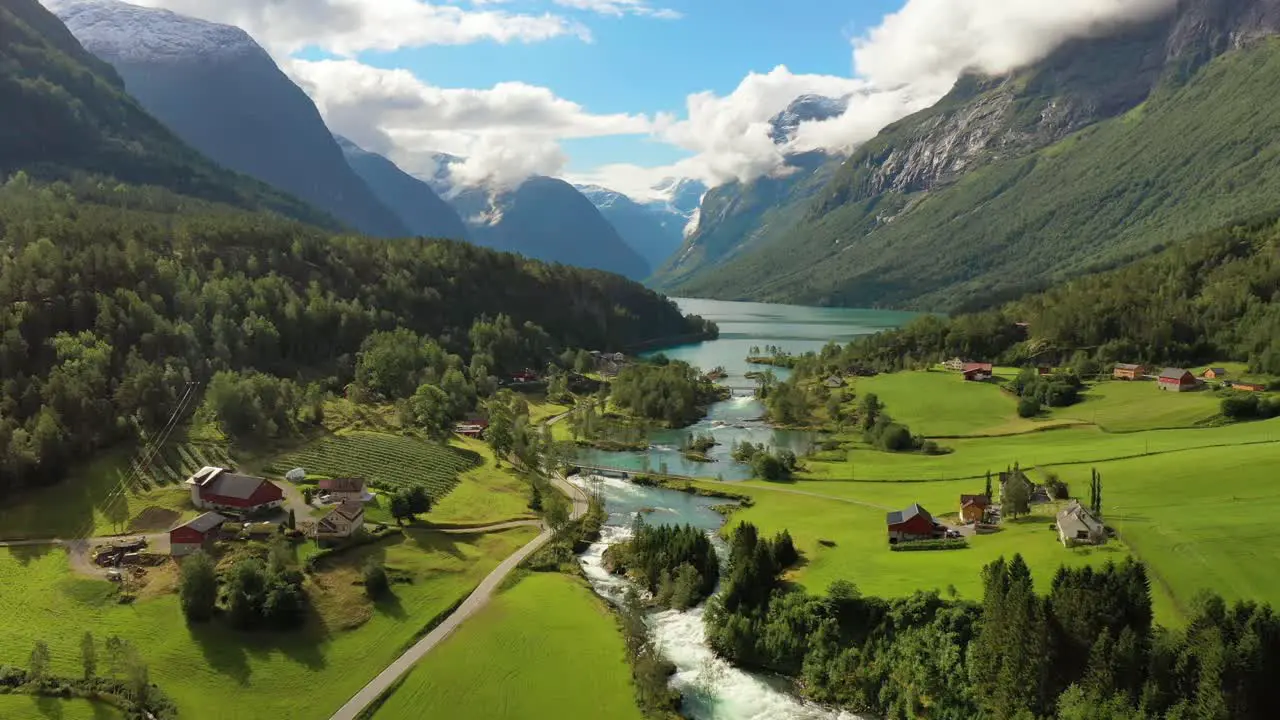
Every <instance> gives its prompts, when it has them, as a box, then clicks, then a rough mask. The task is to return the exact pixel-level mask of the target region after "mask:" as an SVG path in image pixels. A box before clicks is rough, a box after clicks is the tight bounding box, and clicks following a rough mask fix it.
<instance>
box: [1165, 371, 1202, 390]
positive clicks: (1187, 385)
mask: <svg viewBox="0 0 1280 720" xmlns="http://www.w3.org/2000/svg"><path fill="white" fill-rule="evenodd" d="M1159 382H1160V389H1161V390H1168V391H1169V392H1186V391H1188V390H1194V389H1195V388H1196V378H1195V376H1194V375H1192V374H1191V372H1190V371H1188V370H1183V369H1182V368H1165V369H1164V372H1161V373H1160V378H1159Z"/></svg>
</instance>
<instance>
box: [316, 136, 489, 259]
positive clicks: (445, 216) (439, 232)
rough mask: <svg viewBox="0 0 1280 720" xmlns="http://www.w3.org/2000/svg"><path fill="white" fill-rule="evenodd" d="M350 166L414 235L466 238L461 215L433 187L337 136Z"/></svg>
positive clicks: (380, 156) (382, 158)
mask: <svg viewBox="0 0 1280 720" xmlns="http://www.w3.org/2000/svg"><path fill="white" fill-rule="evenodd" d="M334 139H335V140H337V141H338V147H340V148H342V153H343V155H345V156H346V157H347V163H348V164H349V165H351V169H352V170H355V171H356V174H357V175H359V176H360V179H361V180H364V182H365V184H366V185H368V186H369V189H370V190H372V191H373V194H374V195H375V196H376V197H377V198H378V200H380V201H381V202H382V204H383V205H386V206H387V207H388V208H389V209H390V210H391V211H392V212H394V213H395V214H396V217H398V218H399V219H400V222H402V223H404V226H405V227H406V228H408V230H409V232H410V233H411V234H413V235H420V236H422V237H431V238H449V239H451V240H465V239H467V229H466V226H465V225H463V224H462V219H461V218H459V217H458V212H457V211H456V210H454V209H453V206H451V205H450V204H449V203H447V202H445V201H444V200H442V199H440V196H439V195H437V194H436V192H435V190H433V189H432V187H431V185H430V184H429V183H427V182H425V181H423V180H419V179H418V178H415V177H413V176H412V175H410V174H408V173H406V172H405V171H403V170H401V169H400V168H399V167H398V166H397V165H396V164H395V163H393V162H391V161H390V160H388V159H387V158H385V157H383V156H382V155H379V154H377V153H373V152H369V151H368V150H365V149H364V148H362V147H360V146H359V145H356V144H355V143H353V142H351V141H350V140H348V139H346V138H344V137H341V136H338V135H334Z"/></svg>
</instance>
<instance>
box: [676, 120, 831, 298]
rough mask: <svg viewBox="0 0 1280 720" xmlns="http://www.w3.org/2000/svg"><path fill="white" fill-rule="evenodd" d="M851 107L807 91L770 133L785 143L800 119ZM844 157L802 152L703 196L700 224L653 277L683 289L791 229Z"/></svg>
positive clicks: (774, 121)
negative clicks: (781, 166)
mask: <svg viewBox="0 0 1280 720" xmlns="http://www.w3.org/2000/svg"><path fill="white" fill-rule="evenodd" d="M846 107H847V100H846V99H843V98H828V97H822V96H819V95H801V96H800V97H798V98H796V99H795V100H794V101H792V103H791V104H790V105H789V106H788V107H787V108H786V109H785V110H783V111H782V112H781V113H779V114H778V115H777V116H775V117H774V118H773V120H772V129H771V131H770V134H769V135H770V137H771V138H772V139H773V141H774V143H775V144H777V145H780V146H781V145H785V144H786V143H787V142H788V141H789V140H791V139H792V138H793V137H794V135H795V132H796V129H797V128H798V127H799V126H800V123H802V122H809V121H815V120H826V119H829V118H833V117H836V116H838V115H840V114H842V113H843V112H844V111H845V108H846ZM838 162H839V161H838V160H837V159H834V158H832V157H829V156H828V155H826V154H824V153H821V152H807V153H796V154H792V155H790V156H788V157H787V168H786V169H785V171H784V172H782V173H778V174H775V175H773V176H765V177H761V178H758V179H756V180H752V181H751V182H746V183H743V182H739V181H736V180H735V181H733V182H730V183H727V184H725V185H720V186H718V187H715V188H712V189H711V190H709V191H708V192H707V193H706V195H704V196H703V198H702V206H701V208H700V209H699V210H698V220H697V227H696V228H695V229H694V231H693V232H692V233H691V234H690V235H689V237H688V239H687V240H686V241H685V242H684V244H683V245H682V246H681V247H680V249H679V251H678V252H677V253H676V254H675V255H672V256H670V257H669V258H668V259H667V261H666V263H665V264H663V265H662V266H661V267H660V268H659V269H658V271H657V272H656V273H655V274H654V277H653V280H652V282H653V283H654V284H655V285H657V286H658V287H662V288H665V289H668V290H672V291H676V292H683V291H684V288H685V287H686V286H689V285H690V283H693V282H695V281H696V278H697V277H699V276H700V275H701V274H703V273H706V274H708V275H714V274H715V273H716V272H717V271H718V268H719V267H720V266H721V265H722V264H723V263H724V262H726V261H727V260H728V259H729V258H732V257H735V256H737V255H740V254H742V253H745V252H749V251H750V250H751V249H753V248H756V247H760V246H761V245H764V244H767V243H768V242H770V241H771V240H774V239H776V238H778V237H780V236H781V235H783V234H785V233H786V232H787V231H788V230H790V229H791V227H793V226H794V225H795V224H796V223H797V222H799V220H800V219H801V217H802V216H803V210H804V208H805V207H806V203H807V201H808V200H809V199H810V198H812V197H813V196H814V195H815V194H816V193H817V192H818V191H819V190H821V189H822V187H823V186H824V185H825V184H826V182H827V181H828V180H829V179H830V178H831V177H832V176H833V175H834V173H835V170H836V167H837V165H838Z"/></svg>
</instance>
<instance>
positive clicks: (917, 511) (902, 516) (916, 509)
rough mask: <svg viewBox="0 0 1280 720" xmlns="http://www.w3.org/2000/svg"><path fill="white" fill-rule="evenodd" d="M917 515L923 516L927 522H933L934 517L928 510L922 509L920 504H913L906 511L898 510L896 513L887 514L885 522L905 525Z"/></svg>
mask: <svg viewBox="0 0 1280 720" xmlns="http://www.w3.org/2000/svg"><path fill="white" fill-rule="evenodd" d="M917 515H923V516H924V518H925V519H926V520H928V521H929V522H933V516H932V515H930V514H929V511H928V510H925V509H924V508H922V507H920V504H919V503H913V504H912V505H911V506H910V507H908V508H907V509H906V510H896V511H894V512H891V513H888V514H886V515H885V521H886V522H887V523H888V524H890V525H898V524H900V523H904V522H906V521H908V520H910V519H911V518H913V517H915V516H917Z"/></svg>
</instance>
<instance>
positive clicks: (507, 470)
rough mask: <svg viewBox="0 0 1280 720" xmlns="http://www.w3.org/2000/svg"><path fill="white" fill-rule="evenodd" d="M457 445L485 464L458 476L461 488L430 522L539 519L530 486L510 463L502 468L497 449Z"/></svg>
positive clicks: (461, 441)
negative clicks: (495, 450) (495, 453)
mask: <svg viewBox="0 0 1280 720" xmlns="http://www.w3.org/2000/svg"><path fill="white" fill-rule="evenodd" d="M453 445H454V446H456V447H458V448H461V449H462V450H464V451H466V452H472V453H475V454H476V455H478V456H479V457H480V458H481V464H480V466H479V467H475V468H472V469H471V470H468V471H466V472H464V473H462V474H461V475H460V476H459V477H458V486H457V487H455V488H454V489H453V491H452V492H450V493H449V494H448V495H445V496H444V499H442V500H440V502H439V503H438V504H436V506H435V507H433V508H431V513H430V514H429V515H427V516H426V518H425V519H426V520H428V521H430V522H437V523H459V524H462V523H465V524H485V523H499V522H502V521H504V520H515V519H520V518H531V517H534V516H535V513H534V512H533V511H531V510H530V509H529V483H528V482H527V481H526V480H524V479H523V478H521V477H520V475H519V474H518V473H516V471H515V470H513V469H512V468H511V465H510V464H509V463H505V462H504V463H503V464H502V467H498V466H497V464H496V463H495V462H494V457H493V450H491V449H490V448H489V446H488V445H486V444H485V443H484V442H482V441H479V440H472V439H467V438H461V439H458V440H454V441H453ZM387 520H390V516H389V515H388V517H387Z"/></svg>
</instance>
